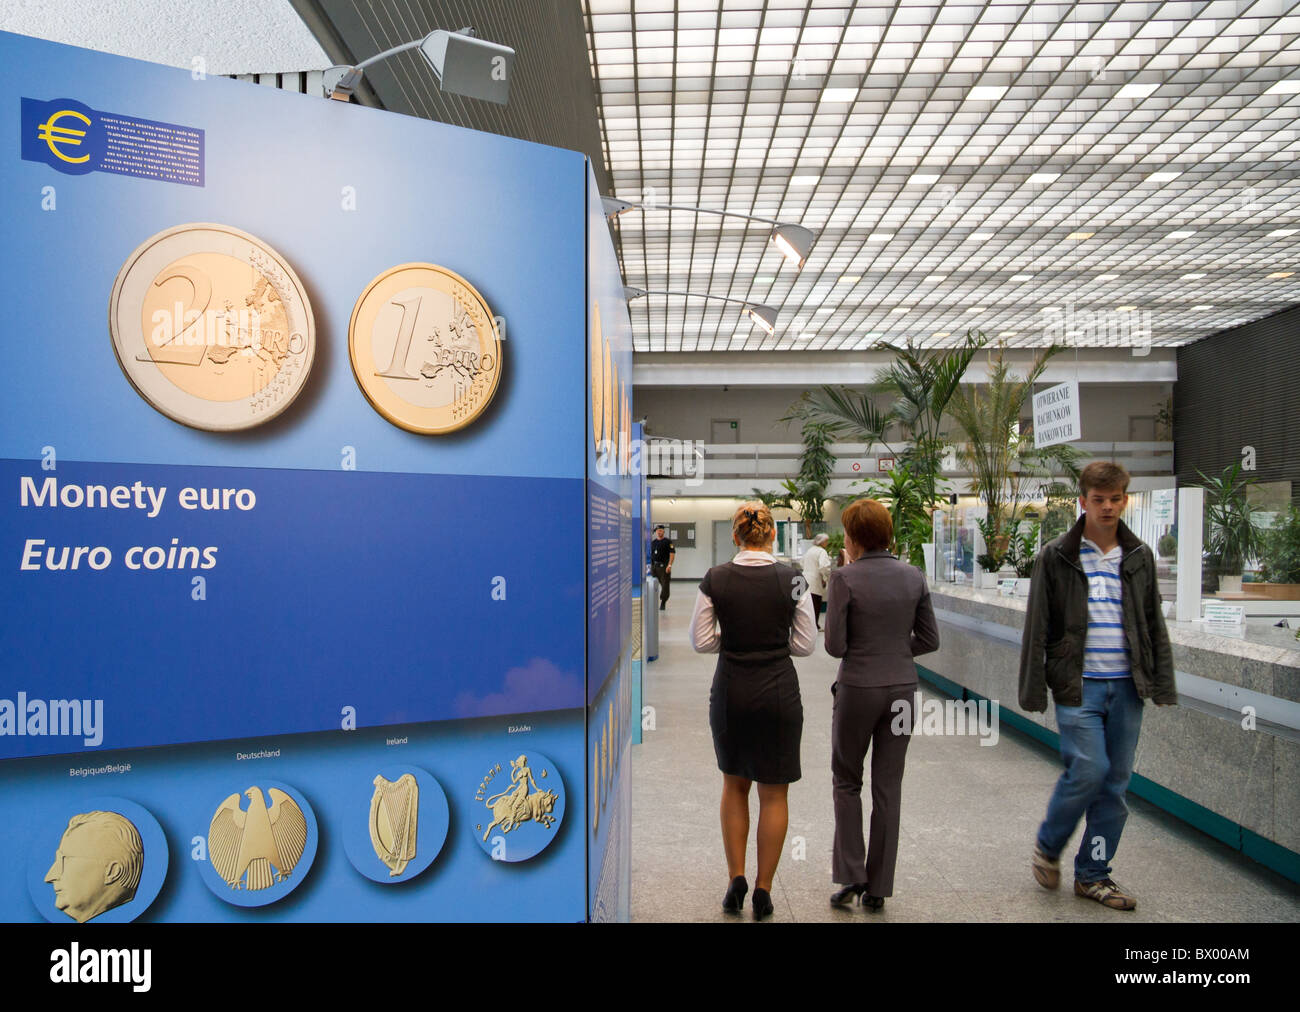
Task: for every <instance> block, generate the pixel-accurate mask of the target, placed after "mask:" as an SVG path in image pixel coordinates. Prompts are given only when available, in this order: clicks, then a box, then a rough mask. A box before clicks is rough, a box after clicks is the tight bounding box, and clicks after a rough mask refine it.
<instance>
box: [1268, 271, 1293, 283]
mask: <svg viewBox="0 0 1300 1012" xmlns="http://www.w3.org/2000/svg"><path fill="white" fill-rule="evenodd" d="M1294 273H1295V271H1274V272H1273V273H1272V274H1270V275H1269V280H1271V281H1281V280H1282V279H1283V278H1289V277H1290V276H1291V275H1292V274H1294Z"/></svg>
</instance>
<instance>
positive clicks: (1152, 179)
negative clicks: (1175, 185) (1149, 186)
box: [1147, 172, 1182, 183]
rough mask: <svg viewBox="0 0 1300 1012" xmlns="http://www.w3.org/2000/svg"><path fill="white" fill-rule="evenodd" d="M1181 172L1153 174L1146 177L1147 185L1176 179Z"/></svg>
mask: <svg viewBox="0 0 1300 1012" xmlns="http://www.w3.org/2000/svg"><path fill="white" fill-rule="evenodd" d="M1181 175H1182V173H1181V172H1153V173H1151V175H1149V176H1147V182H1148V183H1167V182H1169V180H1171V179H1177V178H1178V177H1179V176H1181Z"/></svg>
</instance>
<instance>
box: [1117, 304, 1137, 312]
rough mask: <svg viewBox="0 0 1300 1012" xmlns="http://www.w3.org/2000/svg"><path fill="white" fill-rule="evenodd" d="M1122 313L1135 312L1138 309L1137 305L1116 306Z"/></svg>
mask: <svg viewBox="0 0 1300 1012" xmlns="http://www.w3.org/2000/svg"><path fill="white" fill-rule="evenodd" d="M1115 308H1116V309H1117V310H1119V311H1120V312H1121V313H1133V312H1136V311H1137V306H1116V307H1115Z"/></svg>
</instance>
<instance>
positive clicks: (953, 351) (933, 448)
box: [787, 331, 988, 506]
mask: <svg viewBox="0 0 1300 1012" xmlns="http://www.w3.org/2000/svg"><path fill="white" fill-rule="evenodd" d="M987 340H988V339H987V338H986V337H985V336H984V334H983V333H981V332H979V331H967V333H966V337H965V340H964V341H963V343H962V344H960V345H958V346H957V347H955V348H943V349H929V350H921V349H917V348H916V347H914V346H913V345H911V344H908V345H895V344H889V343H888V342H881V343H879V344H877V345H875V348H876V349H877V350H882V351H890V352H893V354H894V360H893V361H892V362H891V363H890V364H889V365H888V366H887V367H886V368H885V369H883V370H882V371H881V372H879V373H878V374H877V375H876V379H875V382H874V383H873V384H872V385H870V386H869V387H868V388H867V389H866V390H852V389H850V388H848V387H844V386H823V387H821V388H819V389H817V390H810V391H807V392H806V393H805V394H804V395H803V397H802V398H800V400H799V402H798V403H797V404H796V405H795V406H794V407H793V408H792V409H791V413H790V416H787V417H800V418H807V419H811V420H814V421H819V422H824V423H826V424H828V425H830V426H831V427H832V428H833V429H834V430H835V432H836V434H837V435H840V436H842V437H844V438H846V439H848V440H862V441H863V442H865V443H867V444H868V445H870V444H872V443H881V444H883V445H884V446H885V447H886V449H888V450H889V452H890V453H891V454H892V455H893V456H894V457H895V458H896V459H897V461H898V462H899V463H900V464H904V465H906V466H907V467H908V469H909V470H910V472H911V473H912V475H913V476H914V478H915V480H916V482H917V483H918V484H919V486H920V488H921V490H922V494H923V496H924V498H925V502H926V505H927V506H933V505H934V503H935V501H936V499H937V497H938V484H939V472H940V469H941V464H942V458H943V448H944V446H945V445H946V444H947V442H948V437H947V433H946V432H945V431H944V430H943V429H942V427H941V426H942V423H943V419H944V415H945V413H946V412H947V411H948V406H949V404H950V402H951V401H952V399H953V397H954V396H955V395H956V393H957V390H958V388H959V387H960V385H961V379H962V376H964V375H965V374H966V369H967V367H968V366H969V365H970V362H971V359H972V358H974V356H975V353H976V352H977V351H978V350H979V349H980V348H982V347H984V345H985V344H986V343H987ZM882 395H889V396H890V397H891V399H892V401H891V404H890V406H889V408H888V409H887V410H885V411H881V410H880V409H879V408H878V407H877V406H876V398H877V397H878V396H882ZM894 425H898V426H900V427H901V428H902V430H903V433H904V435H905V437H906V438H907V439H908V440H910V441H911V445H910V446H908V447H906V448H905V449H903V450H902V451H900V452H895V451H894V450H893V448H892V447H890V445H889V443H888V442H886V436H887V435H888V432H889V429H890V428H892V427H893V426H894Z"/></svg>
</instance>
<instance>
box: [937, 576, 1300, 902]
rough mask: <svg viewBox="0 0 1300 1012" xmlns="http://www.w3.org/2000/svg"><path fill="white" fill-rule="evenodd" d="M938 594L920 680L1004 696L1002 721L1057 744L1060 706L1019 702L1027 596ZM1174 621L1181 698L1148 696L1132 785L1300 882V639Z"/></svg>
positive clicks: (966, 695) (947, 588) (947, 587)
mask: <svg viewBox="0 0 1300 1012" xmlns="http://www.w3.org/2000/svg"><path fill="white" fill-rule="evenodd" d="M931 597H932V600H933V603H934V609H935V615H936V617H937V619H938V621H939V633H940V641H941V643H942V647H941V648H940V649H939V650H938V651H937V652H935V653H933V654H927V655H925V656H923V657H920V658H918V662H919V664H920V668H921V677H922V678H923V679H925V680H927V681H929V682H931V683H932V684H934V685H935V686H936V687H938V688H940V689H941V690H943V691H945V692H948V693H950V694H952V695H954V696H957V697H958V698H963V699H979V698H985V699H989V700H994V701H996V702H997V703H998V704H999V706H1000V719H1001V721H1002V723H1003V725H1004V726H1009V727H1013V728H1015V729H1017V730H1019V731H1021V732H1023V733H1026V734H1028V735H1030V736H1031V737H1033V738H1036V739H1037V740H1039V741H1042V742H1044V743H1046V744H1048V745H1051V746H1052V747H1058V746H1059V740H1058V737H1057V730H1056V717H1055V710H1054V704H1051V703H1049V705H1048V710H1047V712H1046V713H1027V712H1025V711H1023V710H1021V709H1020V706H1019V691H1018V688H1019V661H1020V642H1021V631H1022V629H1023V628H1024V623H1025V609H1026V606H1027V601H1026V600H1025V599H1023V598H1018V597H1004V596H1001V595H1000V594H999V593H998V592H997V591H996V590H975V589H973V588H969V587H963V586H957V585H953V584H937V585H935V586H934V587H932V588H931ZM1168 625H1169V638H1170V641H1171V643H1172V646H1173V656H1174V670H1175V674H1176V677H1177V682H1178V695H1179V705H1178V706H1177V707H1156V706H1154V705H1150V704H1148V706H1147V708H1146V712H1145V713H1144V714H1143V721H1142V735H1141V738H1140V740H1139V742H1138V750H1137V756H1136V760H1135V763H1134V776H1133V780H1132V782H1131V784H1130V787H1129V789H1130V791H1132V792H1133V793H1134V794H1136V795H1138V796H1139V797H1142V798H1145V799H1146V800H1148V801H1151V802H1153V803H1155V804H1156V805H1158V806H1160V807H1161V808H1164V809H1166V810H1167V811H1169V812H1171V813H1173V814H1174V815H1176V816H1178V817H1179V818H1181V819H1183V820H1185V821H1187V822H1189V823H1191V824H1192V825H1194V826H1196V827H1197V828H1198V829H1201V830H1202V831H1204V832H1206V833H1208V834H1210V835H1211V836H1213V837H1215V838H1216V839H1219V840H1221V841H1223V842H1224V843H1226V844H1228V845H1230V846H1232V847H1234V848H1236V849H1238V850H1241V851H1242V852H1243V853H1245V854H1246V855H1247V856H1249V857H1251V858H1253V859H1254V860H1256V861H1258V862H1260V863H1262V864H1264V865H1266V866H1268V867H1270V868H1272V869H1273V870H1275V871H1277V872H1279V873H1281V874H1283V875H1285V876H1286V877H1287V878H1289V879H1291V880H1292V881H1300V853H1298V851H1300V642H1297V641H1296V640H1295V638H1294V633H1293V632H1292V631H1289V630H1286V629H1277V628H1272V627H1269V626H1262V627H1261V626H1250V627H1248V628H1247V629H1246V631H1245V632H1244V634H1243V636H1242V637H1241V638H1235V637H1231V636H1228V635H1219V634H1216V633H1211V632H1207V631H1205V630H1204V629H1203V628H1202V627H1201V626H1200V625H1198V624H1191V623H1177V622H1173V621H1169V623H1168ZM1044 801H1046V798H1044Z"/></svg>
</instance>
